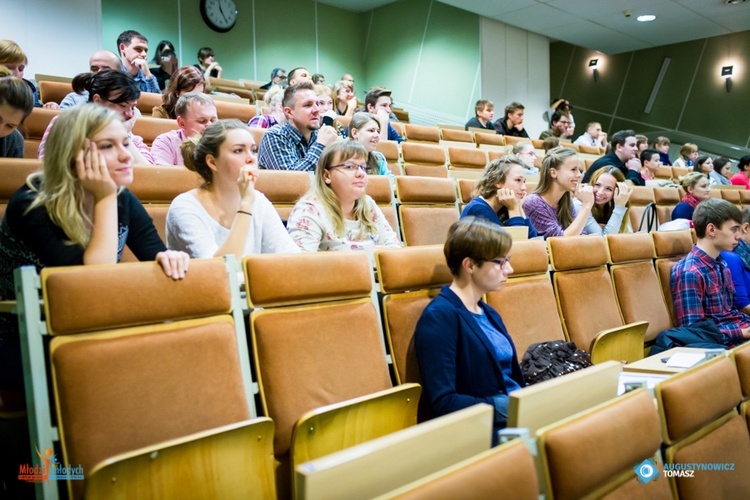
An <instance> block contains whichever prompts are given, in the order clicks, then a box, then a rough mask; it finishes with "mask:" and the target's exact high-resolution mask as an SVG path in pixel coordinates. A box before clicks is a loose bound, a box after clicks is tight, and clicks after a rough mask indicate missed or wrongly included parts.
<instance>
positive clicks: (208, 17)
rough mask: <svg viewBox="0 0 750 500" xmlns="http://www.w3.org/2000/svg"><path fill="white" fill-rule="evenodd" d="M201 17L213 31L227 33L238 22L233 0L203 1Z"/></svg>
mask: <svg viewBox="0 0 750 500" xmlns="http://www.w3.org/2000/svg"><path fill="white" fill-rule="evenodd" d="M201 17H203V21H205V23H206V24H207V25H208V27H209V28H211V29H212V30H214V31H218V32H219V33H226V32H227V31H229V30H231V29H232V28H234V24H235V23H236V22H237V7H236V6H235V5H234V1H233V0H201Z"/></svg>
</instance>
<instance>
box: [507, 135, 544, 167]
mask: <svg viewBox="0 0 750 500" xmlns="http://www.w3.org/2000/svg"><path fill="white" fill-rule="evenodd" d="M505 149H506V152H507V154H509V155H514V156H515V157H517V158H518V159H519V160H521V163H523V168H524V170H525V171H526V173H527V174H529V175H538V174H539V169H538V168H537V166H536V150H535V149H534V145H533V144H532V143H531V141H521V142H517V143H515V144H513V145H512V146H508V147H506V148H505Z"/></svg>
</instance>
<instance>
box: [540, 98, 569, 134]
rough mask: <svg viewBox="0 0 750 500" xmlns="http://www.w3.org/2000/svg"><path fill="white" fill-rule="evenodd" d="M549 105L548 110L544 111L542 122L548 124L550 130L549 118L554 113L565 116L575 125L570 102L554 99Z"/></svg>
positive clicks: (550, 121) (550, 122)
mask: <svg viewBox="0 0 750 500" xmlns="http://www.w3.org/2000/svg"><path fill="white" fill-rule="evenodd" d="M550 103H551V104H550V107H549V110H547V111H545V112H544V115H543V118H544V121H546V122H547V123H549V124H550V128H554V125H553V124H552V120H551V118H552V117H553V115H554V114H555V113H559V114H561V115H566V116H567V117H568V119H569V120H570V121H571V122H573V123H575V119H574V118H573V106H571V105H570V102H569V101H568V100H567V99H563V98H562V97H555V98H554V99H551V100H550Z"/></svg>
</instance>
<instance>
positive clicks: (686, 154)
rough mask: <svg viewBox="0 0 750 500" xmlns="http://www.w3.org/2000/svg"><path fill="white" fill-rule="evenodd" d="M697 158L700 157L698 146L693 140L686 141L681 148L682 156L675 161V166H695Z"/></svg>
mask: <svg viewBox="0 0 750 500" xmlns="http://www.w3.org/2000/svg"><path fill="white" fill-rule="evenodd" d="M696 159H698V146H697V145H695V144H693V143H691V142H686V143H685V144H683V145H682V147H681V148H680V157H679V158H677V159H676V160H675V161H674V166H675V167H683V168H684V167H687V168H693V166H695V160H696Z"/></svg>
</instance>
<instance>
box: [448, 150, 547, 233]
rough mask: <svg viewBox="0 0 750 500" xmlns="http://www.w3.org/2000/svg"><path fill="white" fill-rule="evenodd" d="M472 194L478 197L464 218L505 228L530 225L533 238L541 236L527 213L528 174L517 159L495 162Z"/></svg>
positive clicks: (465, 211) (468, 208)
mask: <svg viewBox="0 0 750 500" xmlns="http://www.w3.org/2000/svg"><path fill="white" fill-rule="evenodd" d="M529 144H531V143H529ZM471 194H472V195H473V196H474V198H472V200H471V201H470V202H469V203H467V204H466V206H465V207H464V209H463V211H462V212H461V217H462V218H463V217H469V216H474V217H481V218H482V219H486V220H488V221H490V222H494V223H495V224H499V225H501V226H526V227H528V228H529V238H534V237H536V236H537V233H536V229H535V228H534V225H533V224H532V223H531V221H530V220H529V218H528V217H526V214H525V213H524V211H523V199H524V197H525V196H526V175H525V174H524V166H523V163H522V162H521V160H519V159H518V158H517V157H515V156H510V155H508V156H503V157H502V158H498V159H497V160H492V161H491V162H490V163H489V164H488V165H487V166H486V167H485V168H484V173H482V177H481V178H480V179H479V181H478V182H477V185H476V186H474V190H473V191H472V193H471Z"/></svg>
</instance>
